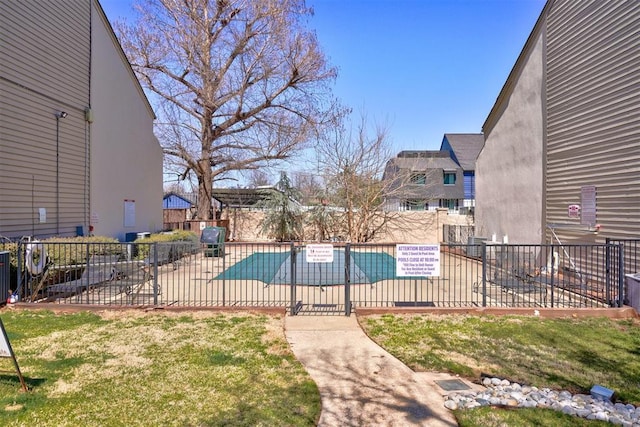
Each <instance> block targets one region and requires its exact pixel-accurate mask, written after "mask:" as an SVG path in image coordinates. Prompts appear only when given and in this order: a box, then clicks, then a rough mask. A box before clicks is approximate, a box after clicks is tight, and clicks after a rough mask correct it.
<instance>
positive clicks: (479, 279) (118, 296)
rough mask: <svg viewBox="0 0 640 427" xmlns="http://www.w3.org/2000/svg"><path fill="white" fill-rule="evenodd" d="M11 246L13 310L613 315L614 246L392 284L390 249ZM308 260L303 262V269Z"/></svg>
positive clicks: (618, 297) (566, 250) (478, 258)
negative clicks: (52, 306)
mask: <svg viewBox="0 0 640 427" xmlns="http://www.w3.org/2000/svg"><path fill="white" fill-rule="evenodd" d="M29 245H30V243H28V242H20V243H18V250H17V253H18V260H17V265H18V272H19V273H18V276H19V277H18V280H17V283H18V288H17V290H16V293H18V295H19V298H20V300H21V301H32V302H52V303H68V304H93V305H96V304H97V305H127V306H129V305H130V306H147V305H148V306H167V307H168V306H180V307H283V308H285V309H287V310H288V311H290V312H291V313H292V314H304V313H308V312H313V313H320V312H322V313H344V314H350V312H351V310H354V309H355V310H357V309H358V307H505V308H508V307H532V308H537V307H559V308H584V307H619V306H621V305H622V303H623V301H624V295H625V290H624V287H623V284H624V271H625V263H624V259H625V258H624V253H623V248H624V247H625V246H624V245H622V244H617V243H607V244H590V245H563V246H560V245H506V244H487V243H480V244H474V245H471V244H469V243H467V244H450V243H445V244H441V245H440V246H439V248H440V251H439V274H438V275H437V276H434V277H427V276H416V277H401V276H399V275H398V274H397V273H396V268H397V265H398V264H397V263H398V254H397V253H396V252H397V246H396V245H395V244H340V245H334V246H332V247H331V259H330V260H326V259H325V260H321V261H320V262H318V260H314V259H312V258H313V257H310V254H309V251H308V248H310V246H305V245H302V244H297V243H295V244H294V243H225V244H221V245H219V246H216V247H211V246H209V247H206V246H205V247H202V246H200V245H198V244H194V243H193V242H169V243H138V242H133V243H46V242H45V243H43V244H42V245H41V246H34V245H32V246H29ZM310 258H311V259H310Z"/></svg>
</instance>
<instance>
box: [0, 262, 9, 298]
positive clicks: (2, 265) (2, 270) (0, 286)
mask: <svg viewBox="0 0 640 427" xmlns="http://www.w3.org/2000/svg"><path fill="white" fill-rule="evenodd" d="M10 261H11V259H10V258H9V251H4V252H0V301H4V299H5V298H6V297H7V296H8V295H9V289H10V288H9V286H10V283H11V282H10V280H11V276H10V274H9V271H10V264H11V263H10Z"/></svg>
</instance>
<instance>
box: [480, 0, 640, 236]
mask: <svg viewBox="0 0 640 427" xmlns="http://www.w3.org/2000/svg"><path fill="white" fill-rule="evenodd" d="M639 46H640V2H638V1H637V0H612V1H598V0H584V1H573V0H549V1H548V2H547V4H546V5H545V7H544V9H543V11H542V13H541V15H540V17H539V19H538V21H537V23H536V25H535V27H534V28H533V31H532V33H531V35H530V36H529V39H528V40H527V42H526V44H525V46H524V48H523V50H522V52H521V54H520V56H519V57H518V59H517V61H516V63H515V65H514V67H513V69H512V71H511V73H510V75H509V77H508V79H507V81H506V82H505V84H504V87H503V88H502V91H501V92H500V94H499V96H498V98H497V100H496V103H495V105H494V106H493V108H492V110H491V112H490V113H489V116H488V117H487V119H486V121H485V123H484V126H483V133H484V135H485V143H484V147H483V149H482V151H481V153H480V155H479V157H478V161H477V164H476V173H477V180H476V191H477V197H476V234H477V235H479V236H487V237H491V236H493V235H497V236H498V238H501V239H502V238H504V236H508V237H507V240H508V241H509V242H510V243H538V242H541V243H542V242H546V241H551V240H552V236H553V234H552V233H556V235H557V236H558V237H559V238H560V240H562V241H563V242H576V241H602V240H604V238H605V237H613V238H638V237H639V236H640V213H639V211H640V73H639V72H638V70H639V69H640V49H639V48H638V47H639ZM598 230H599V231H598ZM596 231H597V233H596ZM553 238H554V239H555V237H553Z"/></svg>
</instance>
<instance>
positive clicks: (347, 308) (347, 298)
mask: <svg viewBox="0 0 640 427" xmlns="http://www.w3.org/2000/svg"><path fill="white" fill-rule="evenodd" d="M344 314H345V316H351V244H350V243H347V244H346V246H345V247H344Z"/></svg>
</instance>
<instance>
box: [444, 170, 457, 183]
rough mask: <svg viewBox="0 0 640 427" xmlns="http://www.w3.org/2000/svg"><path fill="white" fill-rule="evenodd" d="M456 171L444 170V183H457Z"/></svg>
mask: <svg viewBox="0 0 640 427" xmlns="http://www.w3.org/2000/svg"><path fill="white" fill-rule="evenodd" d="M455 183H456V173H455V172H448V171H444V185H455Z"/></svg>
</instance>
